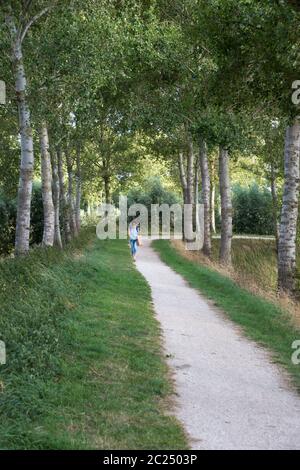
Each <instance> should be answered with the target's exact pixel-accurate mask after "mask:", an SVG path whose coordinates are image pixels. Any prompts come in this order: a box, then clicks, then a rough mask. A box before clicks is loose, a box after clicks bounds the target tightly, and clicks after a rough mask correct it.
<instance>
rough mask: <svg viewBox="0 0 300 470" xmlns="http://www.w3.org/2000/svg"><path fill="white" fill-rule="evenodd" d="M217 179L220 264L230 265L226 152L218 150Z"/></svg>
mask: <svg viewBox="0 0 300 470" xmlns="http://www.w3.org/2000/svg"><path fill="white" fill-rule="evenodd" d="M219 178H220V195H221V219H222V221H221V245H220V263H221V264H224V265H227V266H230V265H231V241H232V203H231V187H230V176H229V156H228V150H226V149H224V148H222V147H221V148H220V153H219Z"/></svg>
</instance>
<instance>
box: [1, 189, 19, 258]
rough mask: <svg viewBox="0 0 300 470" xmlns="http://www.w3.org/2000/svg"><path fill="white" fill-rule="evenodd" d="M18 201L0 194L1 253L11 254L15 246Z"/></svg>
mask: <svg viewBox="0 0 300 470" xmlns="http://www.w3.org/2000/svg"><path fill="white" fill-rule="evenodd" d="M15 230H16V202H15V201H11V200H9V199H7V198H6V197H5V196H4V195H3V194H0V255H6V254H9V253H10V252H11V251H12V250H13V247H14V240H15Z"/></svg>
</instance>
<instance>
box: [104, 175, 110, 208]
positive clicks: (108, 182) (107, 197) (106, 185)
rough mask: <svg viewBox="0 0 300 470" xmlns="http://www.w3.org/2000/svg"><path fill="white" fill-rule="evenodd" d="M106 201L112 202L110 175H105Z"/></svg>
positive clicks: (107, 202)
mask: <svg viewBox="0 0 300 470" xmlns="http://www.w3.org/2000/svg"><path fill="white" fill-rule="evenodd" d="M103 182H104V195H105V203H106V204H110V177H109V176H107V175H105V176H103Z"/></svg>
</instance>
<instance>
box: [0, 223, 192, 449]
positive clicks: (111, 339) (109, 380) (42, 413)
mask: <svg viewBox="0 0 300 470" xmlns="http://www.w3.org/2000/svg"><path fill="white" fill-rule="evenodd" d="M0 285H1V291H0V310H1V311H0V339H2V340H4V341H5V343H6V347H7V364H6V365H5V366H0V415H1V426H0V448H2V449H3V448H8V449H16V448H18V449H86V448H95V449H105V448H106V449H117V448H119V449H120V448H122V449H139V448H144V449H149V448H151V449H178V448H179V449H182V448H186V447H187V442H186V439H185V436H184V434H183V431H182V429H181V427H180V425H179V424H178V423H177V422H176V421H175V419H174V418H172V417H170V416H168V412H167V411H168V408H169V407H170V394H171V392H172V386H171V384H170V382H169V381H168V379H167V377H168V372H167V368H166V365H165V363H164V360H163V358H162V353H161V348H160V333H159V327H158V324H157V322H156V320H155V319H154V317H153V312H152V307H151V298H150V291H149V288H148V286H147V284H146V282H145V281H144V279H143V278H142V277H141V276H140V274H139V273H138V272H137V271H136V270H135V269H134V267H133V265H132V262H131V259H130V256H129V253H128V247H127V244H126V241H109V242H101V241H98V240H95V235H94V230H93V231H90V230H88V231H85V232H84V233H83V234H82V235H81V236H80V239H79V240H77V241H76V242H75V243H74V245H73V246H72V247H70V248H69V249H68V250H67V251H65V252H64V253H63V254H62V253H60V252H58V251H56V250H48V251H42V250H41V249H36V250H34V251H33V252H32V253H31V254H30V255H29V256H28V257H27V258H24V259H18V260H6V261H3V262H1V270H0Z"/></svg>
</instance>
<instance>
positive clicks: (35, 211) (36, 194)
mask: <svg viewBox="0 0 300 470" xmlns="http://www.w3.org/2000/svg"><path fill="white" fill-rule="evenodd" d="M43 221H44V214H43V199H42V186H41V183H38V182H36V183H34V185H33V189H32V199H31V231H30V243H31V244H32V245H36V244H40V243H41V242H42V238H43Z"/></svg>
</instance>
